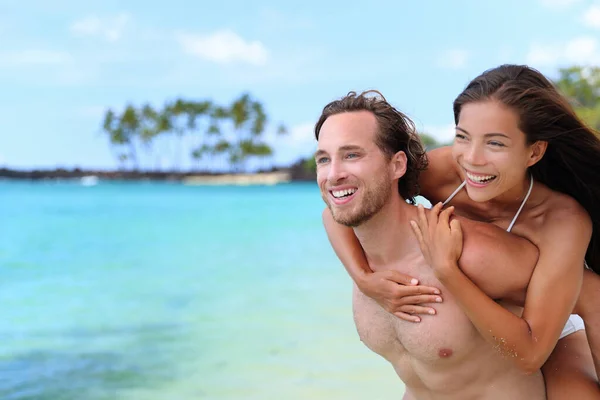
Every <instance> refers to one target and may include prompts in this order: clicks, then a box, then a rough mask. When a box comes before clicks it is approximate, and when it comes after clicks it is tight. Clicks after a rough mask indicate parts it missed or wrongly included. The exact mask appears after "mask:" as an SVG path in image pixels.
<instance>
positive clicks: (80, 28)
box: [70, 13, 131, 42]
mask: <svg viewBox="0 0 600 400" xmlns="http://www.w3.org/2000/svg"><path fill="white" fill-rule="evenodd" d="M130 20H131V18H130V16H129V15H128V14H125V13H120V14H117V15H115V16H113V17H106V18H100V17H98V16H95V15H92V16H89V17H86V18H83V19H80V20H78V21H75V22H74V23H73V24H71V27H70V30H71V33H73V34H74V35H77V36H94V37H100V38H103V39H105V40H107V41H109V42H116V41H117V40H119V39H120V38H121V37H122V36H123V31H124V30H125V27H126V26H127V24H128V23H129V21H130Z"/></svg>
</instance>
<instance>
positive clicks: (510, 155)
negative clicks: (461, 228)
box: [452, 100, 537, 202]
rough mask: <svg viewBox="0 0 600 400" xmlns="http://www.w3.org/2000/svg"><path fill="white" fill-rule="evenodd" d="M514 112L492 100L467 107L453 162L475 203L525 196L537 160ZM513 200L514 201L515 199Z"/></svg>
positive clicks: (459, 129)
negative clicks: (532, 166) (524, 191)
mask: <svg viewBox="0 0 600 400" xmlns="http://www.w3.org/2000/svg"><path fill="white" fill-rule="evenodd" d="M532 154H533V149H532V146H530V145H528V144H527V142H526V137H525V134H524V133H523V132H522V131H521V130H520V129H519V117H518V115H517V113H515V112H514V111H513V110H511V109H509V108H507V107H506V106H504V105H502V104H501V103H499V102H497V101H493V100H486V101H482V102H476V103H468V104H466V105H464V106H463V107H462V109H461V111H460V117H459V121H458V124H457V126H456V136H455V138H454V144H453V145H452V155H453V158H454V160H455V161H456V162H457V163H458V165H459V166H460V168H461V169H462V174H463V176H464V177H465V179H466V180H467V184H466V190H467V193H468V195H469V197H470V198H471V199H472V200H474V201H476V202H483V201H489V200H492V199H496V198H498V197H500V196H502V195H505V194H506V196H503V197H506V199H511V198H512V199H516V198H519V197H520V196H521V195H522V191H523V185H524V181H525V180H527V181H528V180H529V178H528V175H527V173H526V172H527V168H528V167H529V166H531V165H533V164H534V162H535V161H537V159H534V157H532ZM513 196H514V197H513Z"/></svg>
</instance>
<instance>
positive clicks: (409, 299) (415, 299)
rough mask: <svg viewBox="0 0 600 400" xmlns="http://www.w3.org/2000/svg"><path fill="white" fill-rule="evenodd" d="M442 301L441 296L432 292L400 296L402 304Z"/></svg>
mask: <svg viewBox="0 0 600 400" xmlns="http://www.w3.org/2000/svg"><path fill="white" fill-rule="evenodd" d="M442 301H443V299H442V296H436V295H432V294H421V295H417V296H406V297H403V298H402V303H404V304H403V305H422V304H430V303H441V302H442Z"/></svg>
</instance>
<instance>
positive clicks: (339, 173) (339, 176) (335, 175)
mask: <svg viewBox="0 0 600 400" xmlns="http://www.w3.org/2000/svg"><path fill="white" fill-rule="evenodd" d="M347 177H348V173H347V172H346V169H345V168H344V166H343V164H342V163H341V162H339V161H332V162H331V164H330V165H329V173H328V174H327V179H328V180H329V182H332V183H335V182H339V181H340V180H343V179H345V178H347Z"/></svg>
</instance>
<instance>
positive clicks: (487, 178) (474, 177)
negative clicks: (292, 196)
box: [467, 172, 496, 183]
mask: <svg viewBox="0 0 600 400" xmlns="http://www.w3.org/2000/svg"><path fill="white" fill-rule="evenodd" d="M467 176H468V177H469V179H470V180H472V181H473V182H477V183H485V182H487V181H491V180H492V179H494V178H495V177H496V175H473V174H471V173H469V172H467Z"/></svg>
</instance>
